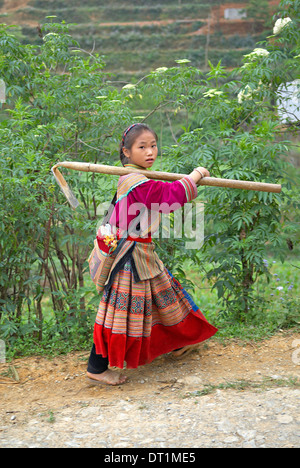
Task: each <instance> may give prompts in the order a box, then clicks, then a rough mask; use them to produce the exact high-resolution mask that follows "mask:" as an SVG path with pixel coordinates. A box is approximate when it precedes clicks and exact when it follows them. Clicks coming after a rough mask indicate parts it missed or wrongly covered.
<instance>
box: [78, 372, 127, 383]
mask: <svg viewBox="0 0 300 468" xmlns="http://www.w3.org/2000/svg"><path fill="white" fill-rule="evenodd" d="M86 375H87V378H88V381H89V382H90V383H92V384H93V385H122V384H124V383H125V382H126V380H127V377H126V376H125V375H122V374H120V373H119V372H114V371H112V370H110V369H107V370H106V371H105V372H102V374H91V373H90V372H87V374H86Z"/></svg>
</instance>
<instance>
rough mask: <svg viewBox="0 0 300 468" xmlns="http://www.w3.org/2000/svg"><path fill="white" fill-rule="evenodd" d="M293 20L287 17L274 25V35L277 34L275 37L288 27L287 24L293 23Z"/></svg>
mask: <svg viewBox="0 0 300 468" xmlns="http://www.w3.org/2000/svg"><path fill="white" fill-rule="evenodd" d="M291 22H292V20H291V18H289V17H287V18H279V19H278V20H277V21H276V23H275V24H274V28H273V34H275V36H276V35H277V34H279V33H280V32H281V31H282V30H283V28H285V27H286V25H287V24H289V23H291Z"/></svg>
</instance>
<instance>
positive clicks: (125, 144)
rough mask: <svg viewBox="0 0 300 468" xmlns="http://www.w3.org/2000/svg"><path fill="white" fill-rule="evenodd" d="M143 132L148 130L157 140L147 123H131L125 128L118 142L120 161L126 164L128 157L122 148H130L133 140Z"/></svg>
mask: <svg viewBox="0 0 300 468" xmlns="http://www.w3.org/2000/svg"><path fill="white" fill-rule="evenodd" d="M143 132H150V133H152V134H153V136H154V138H155V140H156V141H157V140H158V136H157V134H156V133H155V132H154V130H152V129H151V128H150V127H149V126H148V125H146V124H143V123H136V124H133V125H131V126H130V127H128V128H126V130H125V132H124V133H123V136H122V140H121V143H120V159H121V163H122V164H123V166H124V164H126V163H127V162H128V158H127V157H126V156H125V154H124V153H123V148H126V149H129V150H131V148H132V145H133V143H134V142H135V140H136V138H137V137H138V136H139V135H141V134H142V133H143Z"/></svg>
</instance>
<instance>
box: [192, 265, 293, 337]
mask: <svg viewBox="0 0 300 468" xmlns="http://www.w3.org/2000/svg"><path fill="white" fill-rule="evenodd" d="M266 261H268V265H269V268H270V272H271V280H270V282H268V281H267V280H266V279H265V278H261V279H259V280H258V281H257V283H256V285H255V294H256V297H257V298H258V299H259V301H258V304H259V308H258V309H257V310H256V311H255V315H254V314H250V315H249V317H248V318H246V319H245V320H244V321H237V320H236V319H235V318H231V317H226V316H224V315H223V314H221V313H220V309H221V307H220V304H219V303H218V298H217V292H216V290H212V289H211V285H210V284H209V283H208V282H207V281H205V280H203V279H202V278H201V276H199V273H198V272H197V271H195V270H194V269H193V268H191V267H189V268H188V270H187V277H188V279H190V280H192V281H193V283H194V284H195V285H196V286H195V293H194V294H192V296H193V298H194V300H195V302H196V304H197V305H198V306H199V308H200V310H201V311H202V312H203V313H204V314H205V316H206V317H207V319H208V320H209V321H211V322H212V323H213V324H214V325H215V326H216V327H218V329H219V332H218V334H217V335H216V339H221V340H224V339H225V340H226V339H228V338H239V339H242V340H246V341H248V340H254V341H258V340H263V339H265V338H268V337H271V336H272V335H274V334H275V333H277V332H278V331H279V330H281V329H286V328H295V329H299V325H300V301H299V297H300V290H299V289H300V284H299V274H300V261H299V260H296V259H291V260H287V261H286V262H284V263H281V262H280V261H278V260H275V258H273V257H270V258H268V259H266Z"/></svg>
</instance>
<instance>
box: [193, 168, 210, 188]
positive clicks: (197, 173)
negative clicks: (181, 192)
mask: <svg viewBox="0 0 300 468" xmlns="http://www.w3.org/2000/svg"><path fill="white" fill-rule="evenodd" d="M190 177H192V179H193V180H194V182H195V183H196V184H197V183H198V182H199V181H200V180H201V179H203V177H210V173H209V171H208V170H207V169H206V168H205V167H197V168H196V169H194V170H193V172H192V173H191V174H190Z"/></svg>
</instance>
